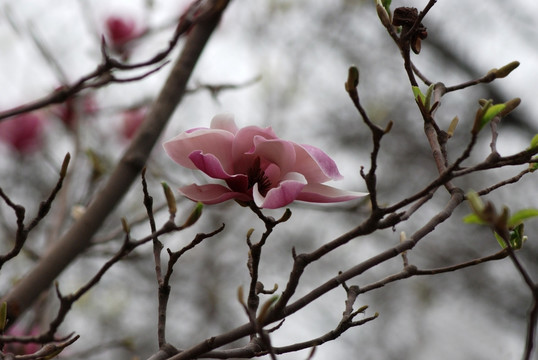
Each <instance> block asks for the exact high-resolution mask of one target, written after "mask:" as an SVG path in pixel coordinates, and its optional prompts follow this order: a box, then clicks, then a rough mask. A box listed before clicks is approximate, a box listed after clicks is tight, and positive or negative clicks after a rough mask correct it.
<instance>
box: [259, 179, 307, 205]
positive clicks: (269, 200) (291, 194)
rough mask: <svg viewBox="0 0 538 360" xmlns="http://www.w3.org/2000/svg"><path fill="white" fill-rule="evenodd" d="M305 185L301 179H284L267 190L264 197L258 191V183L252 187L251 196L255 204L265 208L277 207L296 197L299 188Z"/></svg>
mask: <svg viewBox="0 0 538 360" xmlns="http://www.w3.org/2000/svg"><path fill="white" fill-rule="evenodd" d="M305 186H306V184H305V183H304V182H302V181H297V180H284V181H282V182H281V183H280V184H279V185H278V187H276V188H272V189H271V190H269V191H268V192H267V194H266V195H265V198H264V197H263V196H262V195H261V194H260V193H259V192H258V184H256V185H254V188H253V189H252V196H253V197H254V201H255V202H256V205H258V206H259V207H261V208H265V209H277V208H281V207H283V206H286V205H288V204H289V203H291V202H293V201H294V200H296V199H297V196H299V194H300V193H301V190H302V189H303V188H304V187H305Z"/></svg>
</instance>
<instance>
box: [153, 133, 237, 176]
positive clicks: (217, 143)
mask: <svg viewBox="0 0 538 360" xmlns="http://www.w3.org/2000/svg"><path fill="white" fill-rule="evenodd" d="M233 139H234V135H233V134H232V133H231V132H229V131H226V130H219V129H196V130H194V131H192V132H182V133H181V134H179V135H177V136H176V137H174V138H172V139H170V140H168V141H166V142H165V143H164V144H163V147H164V150H165V151H166V153H167V154H168V156H170V157H171V158H172V160H174V161H175V162H176V163H178V164H179V165H181V166H184V167H186V168H189V169H197V167H196V165H195V164H194V163H193V162H192V160H191V159H190V158H189V155H190V154H192V153H193V152H194V151H197V150H199V151H201V152H202V153H204V154H213V155H215V156H216V157H217V158H218V159H219V161H220V163H221V164H222V167H223V168H224V169H226V171H229V172H231V171H232V170H233V163H232V143H233Z"/></svg>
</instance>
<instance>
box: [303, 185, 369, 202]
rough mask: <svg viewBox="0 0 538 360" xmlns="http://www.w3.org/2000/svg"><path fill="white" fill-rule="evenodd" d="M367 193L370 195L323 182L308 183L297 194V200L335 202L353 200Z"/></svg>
mask: <svg viewBox="0 0 538 360" xmlns="http://www.w3.org/2000/svg"><path fill="white" fill-rule="evenodd" d="M366 195H368V193H367V192H358V191H347V190H342V189H337V188H334V187H332V186H328V185H323V184H307V185H306V186H305V187H304V188H303V190H302V191H301V193H300V194H299V195H298V196H297V200H301V201H308V202H317V203H333V202H341V201H348V200H353V199H357V198H360V197H363V196H366Z"/></svg>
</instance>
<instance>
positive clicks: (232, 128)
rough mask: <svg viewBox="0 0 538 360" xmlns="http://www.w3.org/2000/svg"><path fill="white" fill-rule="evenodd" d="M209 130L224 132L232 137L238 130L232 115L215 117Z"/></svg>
mask: <svg viewBox="0 0 538 360" xmlns="http://www.w3.org/2000/svg"><path fill="white" fill-rule="evenodd" d="M211 129H220V130H226V131H229V132H231V133H232V134H234V135H235V133H237V130H239V128H238V127H237V125H236V124H235V120H234V116H233V115H232V114H219V115H215V116H214V117H213V119H211Z"/></svg>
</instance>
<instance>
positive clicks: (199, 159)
mask: <svg viewBox="0 0 538 360" xmlns="http://www.w3.org/2000/svg"><path fill="white" fill-rule="evenodd" d="M189 159H191V161H192V162H193V163H194V165H196V167H197V168H198V169H199V170H201V171H203V172H204V173H206V174H207V175H209V176H211V177H212V178H214V179H222V180H226V183H227V184H228V186H229V187H230V189H232V190H236V191H243V192H245V191H246V190H247V188H248V177H247V176H246V175H243V174H235V175H234V174H228V173H227V172H226V171H225V170H224V169H223V168H222V165H221V163H220V161H219V159H218V158H217V157H216V156H214V155H213V154H202V152H201V151H193V152H192V153H191V154H190V155H189Z"/></svg>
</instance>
